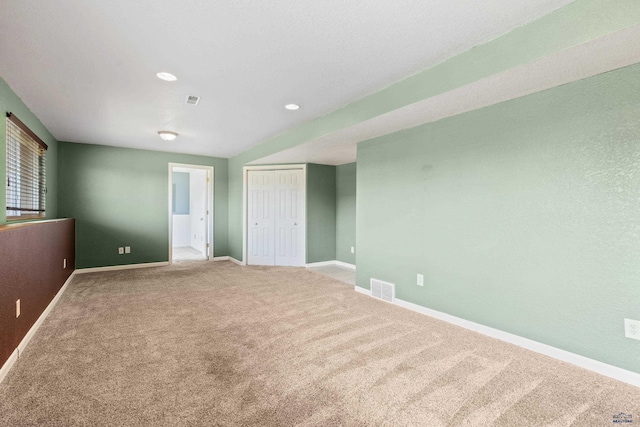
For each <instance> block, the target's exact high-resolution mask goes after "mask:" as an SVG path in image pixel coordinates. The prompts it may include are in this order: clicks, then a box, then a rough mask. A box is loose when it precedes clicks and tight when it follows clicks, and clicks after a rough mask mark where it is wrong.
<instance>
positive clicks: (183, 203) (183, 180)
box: [172, 172, 191, 215]
mask: <svg viewBox="0 0 640 427" xmlns="http://www.w3.org/2000/svg"><path fill="white" fill-rule="evenodd" d="M190 181H191V175H189V174H188V173H186V172H174V173H173V194H172V196H173V201H172V202H173V213H174V214H176V215H189V209H190V207H191V206H190V204H189V195H190V193H191V186H190Z"/></svg>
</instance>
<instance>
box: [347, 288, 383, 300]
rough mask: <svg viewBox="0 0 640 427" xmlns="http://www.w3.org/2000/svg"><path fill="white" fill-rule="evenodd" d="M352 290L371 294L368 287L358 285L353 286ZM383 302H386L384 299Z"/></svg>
mask: <svg viewBox="0 0 640 427" xmlns="http://www.w3.org/2000/svg"><path fill="white" fill-rule="evenodd" d="M353 290H354V291H356V292H359V293H361V294H365V295H368V296H371V290H370V289H367V288H361V287H360V286H354V287H353ZM380 301H382V300H380ZM384 302H386V301H384Z"/></svg>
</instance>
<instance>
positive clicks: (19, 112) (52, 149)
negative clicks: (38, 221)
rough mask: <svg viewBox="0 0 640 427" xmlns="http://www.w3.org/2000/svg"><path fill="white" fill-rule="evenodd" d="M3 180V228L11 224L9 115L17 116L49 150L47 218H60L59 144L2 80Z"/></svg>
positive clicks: (0, 217)
mask: <svg viewBox="0 0 640 427" xmlns="http://www.w3.org/2000/svg"><path fill="white" fill-rule="evenodd" d="M0 111H1V112H2V117H1V118H0V176H1V177H2V179H3V182H4V184H3V185H0V203H1V204H2V209H0V224H6V223H7V212H6V210H5V208H6V206H7V204H6V203H7V198H6V197H7V188H6V181H5V179H6V176H7V119H6V117H7V113H13V114H15V115H16V117H18V119H20V120H21V121H22V122H23V123H24V124H25V125H27V126H28V127H29V129H31V130H32V131H33V132H34V133H35V134H36V135H38V136H39V137H40V139H42V140H43V141H44V142H45V144H47V146H48V147H49V148H48V149H47V156H46V166H45V167H46V169H47V200H46V210H47V212H46V215H47V218H49V219H52V218H57V217H58V141H56V139H55V138H54V137H53V135H51V133H49V131H48V130H47V128H45V127H44V125H43V124H42V123H41V122H40V120H39V119H38V118H37V117H36V116H35V115H34V114H33V113H32V112H31V110H29V108H28V107H27V106H26V105H25V104H24V102H22V100H21V99H20V98H19V97H18V95H16V93H15V92H14V91H13V90H12V89H11V88H10V87H9V85H8V84H7V83H6V82H5V81H4V80H3V79H2V78H1V77H0Z"/></svg>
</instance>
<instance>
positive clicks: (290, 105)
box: [284, 104, 300, 110]
mask: <svg viewBox="0 0 640 427" xmlns="http://www.w3.org/2000/svg"><path fill="white" fill-rule="evenodd" d="M284 108H286V109H287V110H298V109H300V106H299V105H298V104H287V105H285V106H284Z"/></svg>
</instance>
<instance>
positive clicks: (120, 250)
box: [118, 247, 124, 255]
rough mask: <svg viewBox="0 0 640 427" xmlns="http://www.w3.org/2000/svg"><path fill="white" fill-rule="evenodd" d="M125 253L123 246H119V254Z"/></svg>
mask: <svg viewBox="0 0 640 427" xmlns="http://www.w3.org/2000/svg"><path fill="white" fill-rule="evenodd" d="M123 253H124V248H123V247H119V248H118V255H122V254H123Z"/></svg>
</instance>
